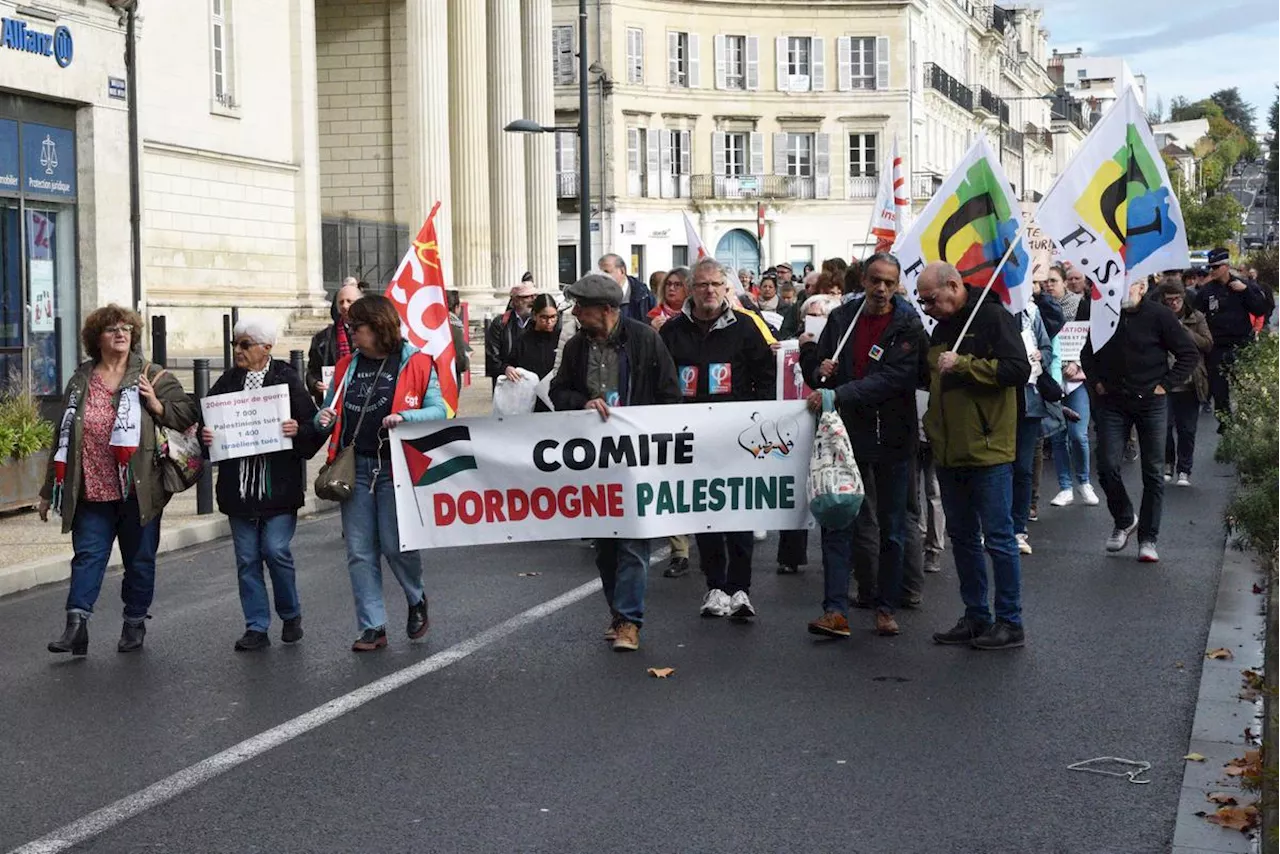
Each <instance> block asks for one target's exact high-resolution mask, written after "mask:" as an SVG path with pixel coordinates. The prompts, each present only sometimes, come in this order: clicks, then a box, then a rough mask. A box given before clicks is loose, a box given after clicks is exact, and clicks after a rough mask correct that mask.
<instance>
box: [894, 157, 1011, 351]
mask: <svg viewBox="0 0 1280 854" xmlns="http://www.w3.org/2000/svg"><path fill="white" fill-rule="evenodd" d="M1021 228H1022V211H1021V208H1020V207H1019V206H1018V201H1017V199H1016V198H1015V197H1014V193H1013V187H1012V186H1011V185H1010V184H1009V180H1008V179H1007V178H1006V177H1005V175H1004V170H1003V169H1001V168H1000V162H999V161H998V160H997V159H996V155H995V152H993V151H992V150H991V146H989V145H987V140H986V137H985V136H980V137H978V141H977V142H975V143H974V144H973V147H972V148H970V149H969V151H968V152H967V153H966V154H965V156H964V157H963V158H961V160H960V164H959V165H958V166H956V168H955V170H954V171H953V172H952V173H951V175H950V176H948V178H947V180H946V181H944V182H943V184H942V188H941V189H939V190H938V192H937V193H935V194H934V196H933V198H932V199H931V200H930V201H929V204H928V205H926V206H925V209H924V210H923V211H922V212H921V213H920V216H919V217H917V218H916V220H915V222H913V223H912V224H911V227H910V229H909V230H908V231H907V232H906V233H905V234H900V235H899V236H898V241H897V243H896V244H894V251H895V252H896V254H897V256H898V260H899V261H900V262H902V280H903V285H904V286H905V287H906V290H907V293H909V294H910V295H911V300H912V302H915V300H916V280H917V279H919V278H920V272H921V271H922V270H923V269H924V267H925V265H926V264H931V263H933V262H934V261H947V262H949V263H950V264H952V265H954V266H955V268H956V269H957V270H959V271H960V276H961V277H962V278H963V279H964V282H965V284H967V285H972V286H973V287H977V288H982V287H986V286H987V283H989V282H991V276H992V274H994V273H995V271H996V267H997V265H999V263H1000V259H1001V258H1003V257H1004V254H1005V252H1006V251H1007V250H1008V249H1009V246H1010V245H1011V244H1012V243H1014V242H1015V241H1018V243H1019V245H1018V246H1017V247H1016V248H1015V249H1014V250H1013V252H1012V253H1011V254H1010V255H1009V260H1008V261H1007V262H1005V265H1004V268H1003V269H1002V270H1001V271H1000V275H999V277H998V278H997V279H996V280H995V282H994V283H992V286H991V290H992V292H993V293H996V294H998V295H999V297H1000V301H1001V302H1003V303H1004V305H1005V308H1007V309H1008V310H1009V311H1010V312H1011V313H1013V314H1017V313H1018V312H1020V311H1022V310H1023V309H1024V308H1026V306H1027V303H1028V302H1029V301H1030V299H1031V266H1030V262H1029V258H1028V256H1027V251H1026V248H1025V247H1023V246H1022V245H1021V236H1020V234H1019V231H1020V230H1021ZM919 308H920V305H919V303H916V310H917V311H918V310H919ZM920 315H921V317H922V318H923V320H924V325H925V328H926V329H930V330H932V329H933V325H934V322H933V318H931V317H927V316H925V314H924V312H920Z"/></svg>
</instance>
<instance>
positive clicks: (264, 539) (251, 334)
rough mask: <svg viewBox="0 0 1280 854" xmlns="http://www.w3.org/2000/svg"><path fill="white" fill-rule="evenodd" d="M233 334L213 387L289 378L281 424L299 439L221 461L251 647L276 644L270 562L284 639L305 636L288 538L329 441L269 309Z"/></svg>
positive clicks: (204, 436) (244, 647) (221, 501)
mask: <svg viewBox="0 0 1280 854" xmlns="http://www.w3.org/2000/svg"><path fill="white" fill-rule="evenodd" d="M232 337H233V340H234V343H235V351H234V353H235V356H234V358H235V365H234V366H233V367H232V368H230V369H229V370H228V371H226V373H224V374H223V375H222V376H221V377H219V378H218V381H217V382H216V383H214V384H213V388H211V389H209V394H210V395H215V394H230V393H231V392H237V391H254V390H256V389H264V388H271V387H272V386H286V387H287V388H288V391H289V417H288V418H286V419H284V420H283V422H282V423H281V425H280V427H281V432H282V433H283V434H284V436H285V438H287V439H290V440H291V442H292V444H293V447H292V448H290V449H289V450H285V451H277V452H275V453H271V454H258V455H256V456H252V457H237V458H234V459H228V460H221V461H219V462H218V487H217V495H218V510H220V511H221V512H222V513H223V514H225V515H226V517H227V520H228V521H229V522H230V523H231V542H232V545H233V546H234V548H235V556H236V575H237V577H238V578H239V586H240V609H241V610H242V611H243V612H244V635H243V636H242V637H241V638H240V639H239V640H237V641H236V643H235V649H236V651H238V652H251V651H254V650H259V649H264V648H265V647H268V646H271V638H270V637H269V636H268V635H267V629H268V628H270V626H271V603H270V602H269V601H268V599H267V583H266V579H265V578H264V577H263V571H262V565H263V564H264V563H265V564H266V565H267V570H268V572H269V573H270V575H271V592H272V597H273V598H274V600H275V606H276V616H278V617H279V618H280V621H281V623H283V628H282V629H281V632H280V640H282V641H284V642H285V643H297V642H298V641H300V640H302V606H301V604H300V603H299V601H298V585H297V581H296V578H295V575H294V566H293V552H292V550H291V548H290V546H291V545H292V543H293V534H294V531H295V530H296V529H297V527H298V508H299V507H301V506H302V505H303V503H304V502H305V500H306V491H307V487H306V482H307V460H308V459H309V458H311V457H313V456H315V453H316V451H318V450H320V446H321V445H322V444H324V434H323V433H321V432H320V430H319V429H318V428H317V427H316V426H315V423H314V419H315V415H316V405H315V401H314V400H312V398H311V395H310V394H308V392H307V387H306V385H305V383H304V382H303V380H302V377H300V376H298V372H297V371H295V370H294V369H293V368H292V367H291V366H290V365H289V364H288V363H287V362H282V361H280V360H279V359H273V358H271V348H272V347H274V346H275V343H276V325H275V322H274V321H272V320H270V319H269V318H265V317H253V318H244V319H242V320H241V321H240V322H239V323H237V324H236V327H235V331H234V332H233V333H232ZM200 438H201V440H202V441H203V442H204V444H205V446H206V447H209V446H211V445H213V443H214V439H215V438H216V437H215V435H214V430H213V428H212V427H204V428H203V429H202V430H201V432H200Z"/></svg>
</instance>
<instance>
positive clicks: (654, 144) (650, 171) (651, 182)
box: [644, 130, 666, 199]
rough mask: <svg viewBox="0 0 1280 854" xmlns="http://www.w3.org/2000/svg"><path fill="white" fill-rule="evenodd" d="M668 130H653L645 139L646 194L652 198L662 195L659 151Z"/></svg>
mask: <svg viewBox="0 0 1280 854" xmlns="http://www.w3.org/2000/svg"><path fill="white" fill-rule="evenodd" d="M665 134H666V131H661V130H659V131H654V130H651V131H649V133H648V138H647V139H646V140H645V149H646V150H645V167H646V175H645V191H644V194H645V195H646V196H648V197H649V198H651V199H656V198H657V197H658V196H659V195H660V188H659V180H660V178H661V175H662V161H661V156H660V153H659V148H660V147H661V140H662V137H663V136H664V135H665Z"/></svg>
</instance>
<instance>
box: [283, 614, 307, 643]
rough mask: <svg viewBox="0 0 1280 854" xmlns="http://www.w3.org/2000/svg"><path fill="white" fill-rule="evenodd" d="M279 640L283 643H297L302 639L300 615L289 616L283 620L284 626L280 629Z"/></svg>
mask: <svg viewBox="0 0 1280 854" xmlns="http://www.w3.org/2000/svg"><path fill="white" fill-rule="evenodd" d="M280 640H282V641H284V642H285V643H297V642H298V641H300V640H302V618H301V617H291V618H290V619H288V620H285V621H284V628H283V629H281V630H280Z"/></svg>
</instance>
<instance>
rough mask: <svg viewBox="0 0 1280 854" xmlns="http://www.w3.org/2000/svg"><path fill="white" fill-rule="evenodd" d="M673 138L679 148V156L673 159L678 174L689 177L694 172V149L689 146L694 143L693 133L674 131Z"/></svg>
mask: <svg viewBox="0 0 1280 854" xmlns="http://www.w3.org/2000/svg"><path fill="white" fill-rule="evenodd" d="M673 139H674V140H675V143H676V145H677V147H678V148H679V156H677V157H675V158H674V160H673V162H674V164H675V168H676V171H677V174H680V175H684V176H686V177H687V176H688V175H689V174H691V173H692V172H693V150H692V149H691V148H690V147H689V146H690V145H691V144H692V143H693V134H692V133H690V132H689V131H687V130H682V131H679V132H678V133H674V134H673Z"/></svg>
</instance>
